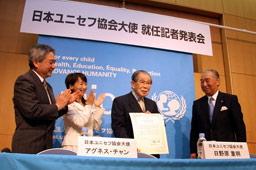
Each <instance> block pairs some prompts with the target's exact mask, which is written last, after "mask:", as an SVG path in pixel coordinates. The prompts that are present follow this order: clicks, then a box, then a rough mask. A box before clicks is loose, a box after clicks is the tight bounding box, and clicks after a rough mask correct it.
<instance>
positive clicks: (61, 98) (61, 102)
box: [56, 89, 71, 110]
mask: <svg viewBox="0 0 256 170" xmlns="http://www.w3.org/2000/svg"><path fill="white" fill-rule="evenodd" d="M70 98H71V90H70V89H67V90H65V91H64V92H63V93H61V94H60V93H58V95H57V98H56V105H57V107H58V110H61V109H63V108H64V107H65V106H66V105H67V104H68V101H69V99H70Z"/></svg>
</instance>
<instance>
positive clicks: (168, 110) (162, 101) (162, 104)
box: [152, 91, 187, 123]
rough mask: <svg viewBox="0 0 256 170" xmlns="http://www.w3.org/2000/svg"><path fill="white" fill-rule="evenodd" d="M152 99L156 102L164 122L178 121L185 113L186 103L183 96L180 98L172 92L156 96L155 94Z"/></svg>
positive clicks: (164, 92) (163, 92)
mask: <svg viewBox="0 0 256 170" xmlns="http://www.w3.org/2000/svg"><path fill="white" fill-rule="evenodd" d="M152 99H153V100H154V101H156V104H157V106H158V109H159V111H160V113H161V114H162V116H163V117H164V119H166V122H168V121H169V120H171V121H172V122H173V123H175V120H180V119H181V118H182V117H183V116H184V114H185V112H186V107H187V106H186V101H185V99H184V97H183V96H181V98H180V97H179V96H178V95H177V94H175V93H174V92H172V91H162V92H161V93H160V94H159V95H158V96H156V93H155V94H154V95H153V97H152Z"/></svg>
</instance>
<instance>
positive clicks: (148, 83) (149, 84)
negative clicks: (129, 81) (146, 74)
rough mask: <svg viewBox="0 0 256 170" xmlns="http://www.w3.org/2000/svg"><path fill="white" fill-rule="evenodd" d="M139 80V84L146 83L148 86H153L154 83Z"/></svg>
mask: <svg viewBox="0 0 256 170" xmlns="http://www.w3.org/2000/svg"><path fill="white" fill-rule="evenodd" d="M137 82H138V83H139V85H146V86H151V85H152V82H149V81H143V80H139V81H137Z"/></svg>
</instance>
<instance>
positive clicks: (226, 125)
mask: <svg viewBox="0 0 256 170" xmlns="http://www.w3.org/2000/svg"><path fill="white" fill-rule="evenodd" d="M219 85H220V79H219V74H218V72H217V71H216V70H211V69H209V70H206V71H204V72H203V73H202V75H201V88H202V90H203V92H204V93H205V94H206V95H205V96H203V97H202V98H200V99H198V100H196V101H194V103H193V113H192V122H191V132H190V152H191V155H190V158H192V159H194V158H196V155H197V154H196V153H197V140H198V138H199V133H205V137H206V140H215V141H229V142H236V141H237V142H246V130H245V124H244V121H243V114H242V112H241V107H240V104H239V102H238V99H237V96H235V95H231V94H227V93H222V92H220V91H219V90H218V87H219ZM210 105H212V106H213V107H212V108H213V111H212V112H211V111H210V110H211V109H210V108H211V106H210Z"/></svg>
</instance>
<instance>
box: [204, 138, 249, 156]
mask: <svg viewBox="0 0 256 170" xmlns="http://www.w3.org/2000/svg"><path fill="white" fill-rule="evenodd" d="M203 151H204V154H203V159H245V158H250V154H249V151H248V146H247V143H246V142H217V141H204V142H203Z"/></svg>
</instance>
